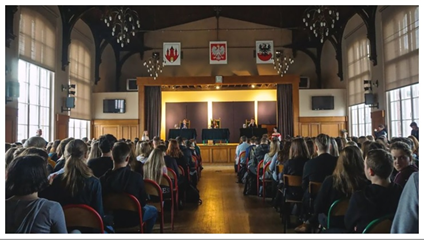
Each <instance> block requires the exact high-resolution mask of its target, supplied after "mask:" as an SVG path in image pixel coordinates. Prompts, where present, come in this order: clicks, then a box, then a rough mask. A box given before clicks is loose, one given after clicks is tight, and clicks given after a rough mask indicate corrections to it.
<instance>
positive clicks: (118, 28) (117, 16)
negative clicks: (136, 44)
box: [104, 7, 140, 47]
mask: <svg viewBox="0 0 424 240" xmlns="http://www.w3.org/2000/svg"><path fill="white" fill-rule="evenodd" d="M104 21H105V23H106V25H107V26H108V27H111V28H112V36H116V42H117V43H118V44H121V47H124V45H125V44H128V43H130V35H133V36H135V32H136V31H137V30H138V29H140V21H139V20H138V13H137V12H136V11H134V10H132V9H130V8H124V7H119V8H112V9H111V10H110V11H109V12H108V13H107V14H106V16H105V18H104Z"/></svg>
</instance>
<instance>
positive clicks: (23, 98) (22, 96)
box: [18, 82, 28, 103]
mask: <svg viewBox="0 0 424 240" xmlns="http://www.w3.org/2000/svg"><path fill="white" fill-rule="evenodd" d="M18 102H23V103H27V102H28V84H27V83H24V82H20V83H19V98H18Z"/></svg>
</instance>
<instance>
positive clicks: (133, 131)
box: [129, 125, 141, 141]
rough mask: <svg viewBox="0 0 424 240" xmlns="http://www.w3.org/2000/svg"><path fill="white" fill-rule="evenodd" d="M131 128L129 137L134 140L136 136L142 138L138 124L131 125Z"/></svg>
mask: <svg viewBox="0 0 424 240" xmlns="http://www.w3.org/2000/svg"><path fill="white" fill-rule="evenodd" d="M129 128H130V136H129V138H130V139H131V140H133V141H134V139H135V138H139V139H141V136H140V135H139V133H140V131H139V130H138V125H136V126H129Z"/></svg>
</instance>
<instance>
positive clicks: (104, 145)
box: [87, 134, 117, 178]
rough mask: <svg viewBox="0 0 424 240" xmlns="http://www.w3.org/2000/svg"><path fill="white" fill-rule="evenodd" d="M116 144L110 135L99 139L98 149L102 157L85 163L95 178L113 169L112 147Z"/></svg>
mask: <svg viewBox="0 0 424 240" xmlns="http://www.w3.org/2000/svg"><path fill="white" fill-rule="evenodd" d="M115 142H117V140H116V138H115V137H114V136H113V135H111V134H106V135H103V136H101V137H100V139H99V148H100V150H101V151H102V156H101V157H99V158H93V159H90V160H89V161H88V163H87V165H88V167H89V168H91V170H92V171H93V174H94V176H96V177H97V178H99V177H101V176H103V174H105V173H106V172H107V171H108V170H109V169H112V168H113V161H112V147H113V144H115Z"/></svg>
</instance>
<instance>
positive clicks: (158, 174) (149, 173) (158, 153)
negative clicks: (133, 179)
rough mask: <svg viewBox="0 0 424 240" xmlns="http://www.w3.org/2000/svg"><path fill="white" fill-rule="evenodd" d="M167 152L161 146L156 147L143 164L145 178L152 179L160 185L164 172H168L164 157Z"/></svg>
mask: <svg viewBox="0 0 424 240" xmlns="http://www.w3.org/2000/svg"><path fill="white" fill-rule="evenodd" d="M164 155H165V152H162V150H160V149H159V148H155V149H154V150H153V151H152V152H151V153H150V155H149V158H148V159H147V161H146V162H145V163H144V165H143V177H144V179H150V180H153V181H155V182H156V183H157V184H159V185H160V183H161V182H162V174H164V173H165V174H166V173H167V172H168V170H167V168H166V164H165V159H164Z"/></svg>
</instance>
